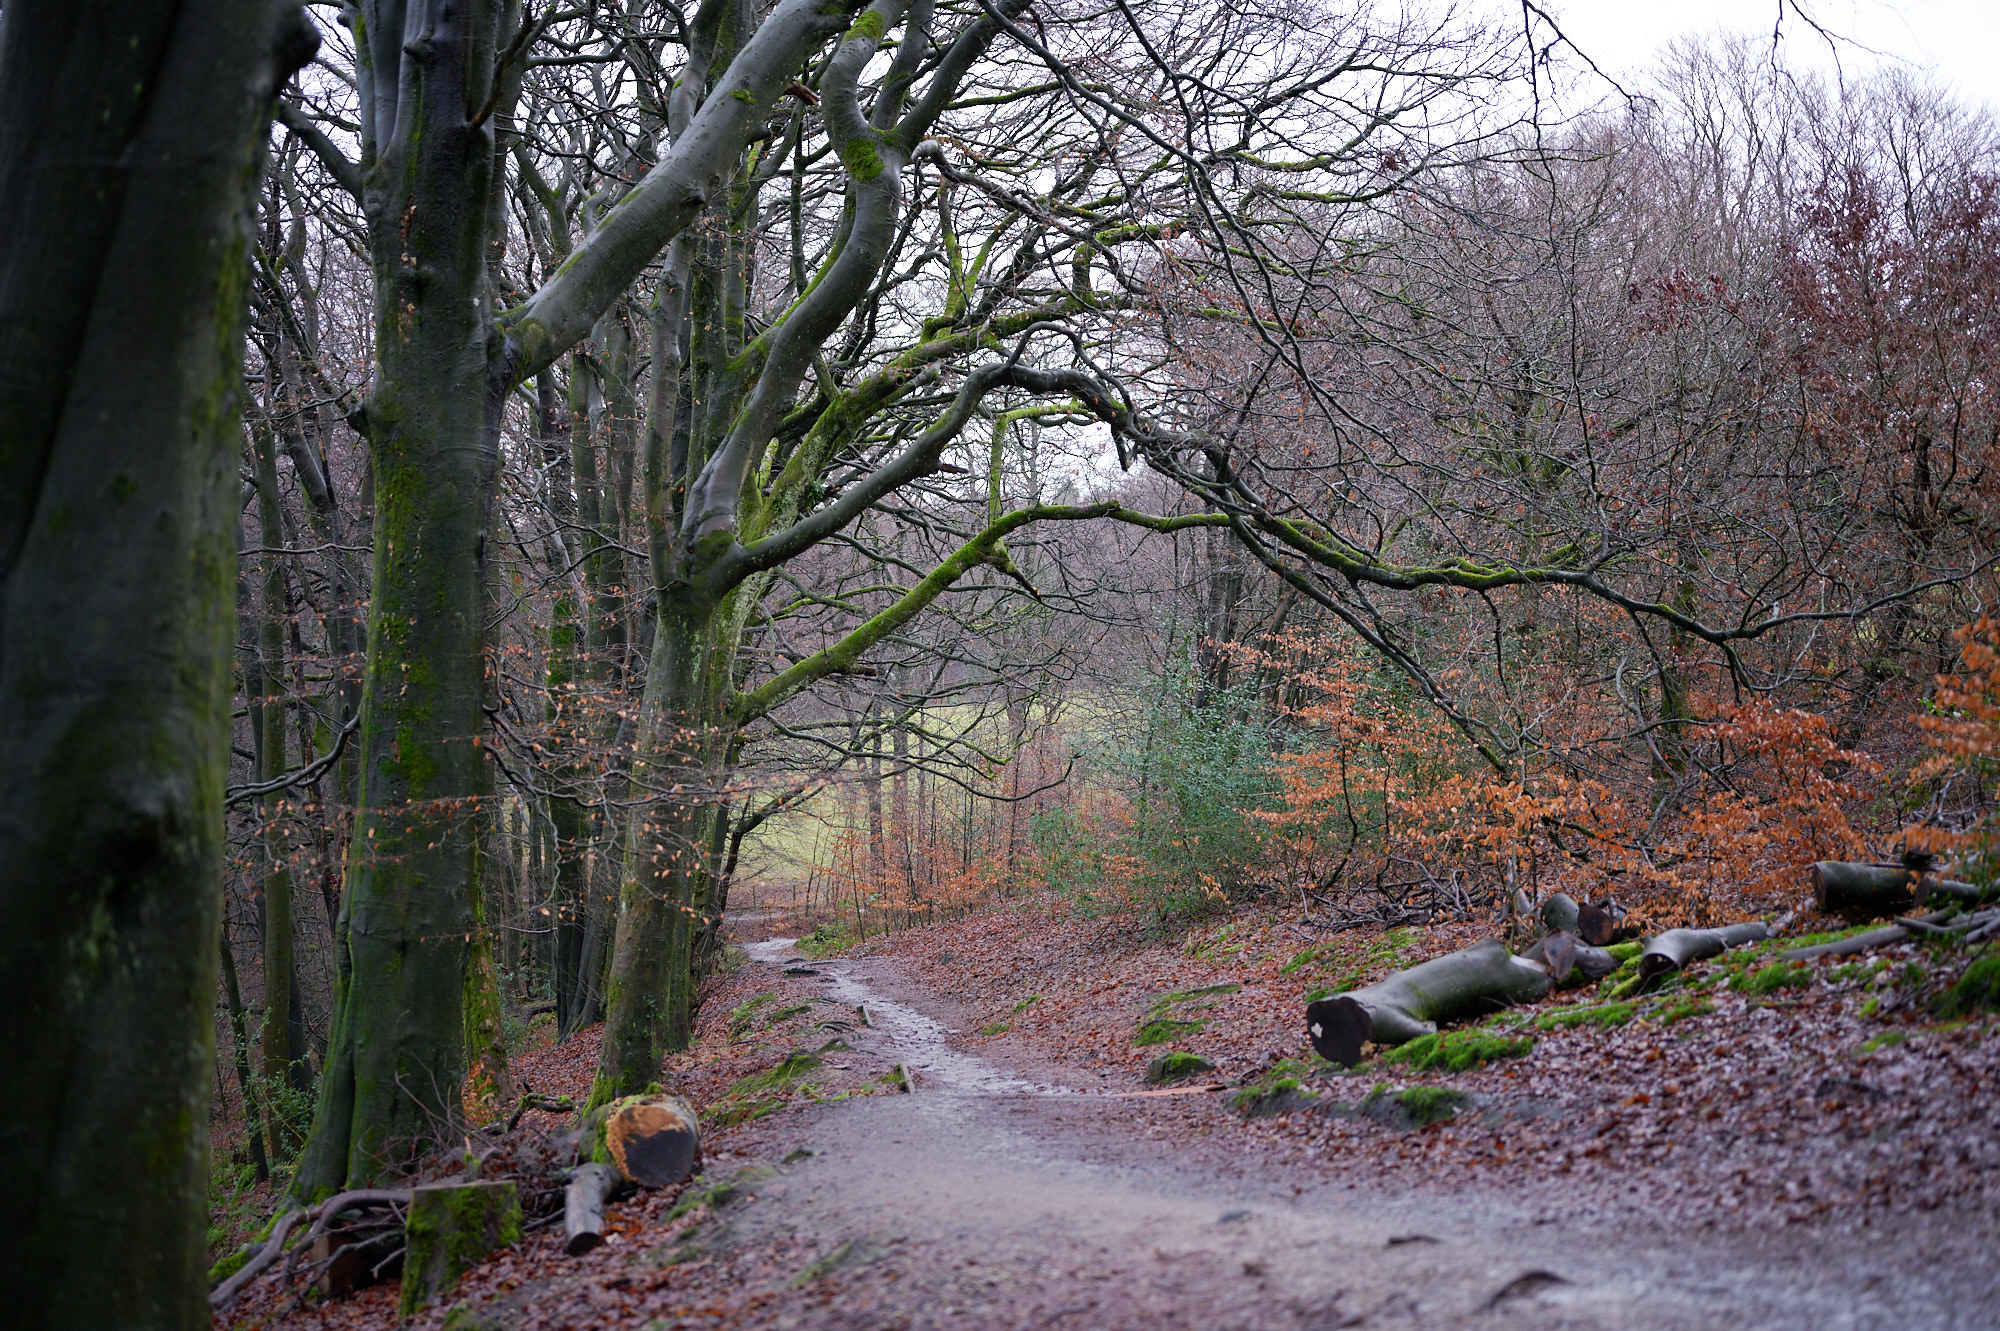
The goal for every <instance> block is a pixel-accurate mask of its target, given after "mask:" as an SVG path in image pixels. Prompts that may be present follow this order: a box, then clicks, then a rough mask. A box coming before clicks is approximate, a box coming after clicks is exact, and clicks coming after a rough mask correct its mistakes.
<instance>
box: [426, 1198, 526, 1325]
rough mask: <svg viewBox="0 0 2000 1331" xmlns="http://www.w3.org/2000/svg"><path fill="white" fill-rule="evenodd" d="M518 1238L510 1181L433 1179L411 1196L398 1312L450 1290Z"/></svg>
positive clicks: (518, 1223) (515, 1201)
mask: <svg viewBox="0 0 2000 1331" xmlns="http://www.w3.org/2000/svg"><path fill="white" fill-rule="evenodd" d="M520 1237H521V1194H520V1190H519V1189H517V1188H516V1187H515V1186H514V1185H513V1184H512V1183H507V1182H480V1183H433V1184H430V1185H428V1186H426V1187H422V1188H417V1189H415V1190H414V1191H413V1192H412V1193H411V1194H410V1214H409V1217H408V1218H407V1219H406V1220H405V1221H404V1222H403V1244H404V1253H403V1303H402V1315H403V1316H405V1317H408V1316H410V1315H411V1314H412V1313H414V1312H416V1311H417V1310H418V1309H420V1308H422V1307H423V1306H424V1305H425V1304H427V1303H429V1302H430V1301H431V1300H432V1299H435V1298H437V1297H438V1296H439V1295H440V1294H443V1293H446V1292H447V1291H449V1290H450V1289H451V1288H452V1286H454V1285H456V1284H457V1283H458V1278H459V1277H460V1276H462V1275H464V1274H465V1273H466V1272H467V1271H468V1270H470V1269H471V1268H472V1267H473V1266H475V1265H477V1264H478V1263H479V1261H480V1260H481V1259H482V1258H484V1257H485V1256H486V1255H487V1254H488V1253H491V1252H493V1251H494V1250H495V1249H497V1248H504V1247H506V1246H507V1245H508V1244H510V1243H514V1242H516V1241H518V1240H519V1239H520Z"/></svg>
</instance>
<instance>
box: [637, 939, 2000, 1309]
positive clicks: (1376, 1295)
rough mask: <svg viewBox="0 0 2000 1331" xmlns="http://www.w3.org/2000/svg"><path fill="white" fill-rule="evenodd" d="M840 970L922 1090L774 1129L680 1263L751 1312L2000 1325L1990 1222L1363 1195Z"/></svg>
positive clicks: (771, 955)
mask: <svg viewBox="0 0 2000 1331" xmlns="http://www.w3.org/2000/svg"><path fill="white" fill-rule="evenodd" d="M749 951H750V953H751V956H752V958H753V963H752V964H755V965H758V966H775V964H776V963H779V962H782V961H783V960H785V959H786V958H788V957H789V956H790V955H791V953H790V948H789V940H772V941H770V942H767V943H763V944H757V945H753V946H752V947H751V948H750V949H749ZM814 967H815V968H816V969H817V970H819V971H821V972H822V975H821V980H822V982H823V983H824V984H825V985H826V987H827V990H828V993H829V996H830V997H832V998H834V999H836V1000H837V1001H839V1002H842V1003H847V1004H858V1005H864V1006H866V1007H867V1009H868V1013H869V1016H870V1018H871V1019H872V1022H873V1025H872V1027H870V1028H868V1029H865V1030H862V1031H858V1032H857V1033H856V1035H855V1038H854V1043H855V1044H856V1045H857V1046H860V1047H861V1048H863V1049H864V1050H867V1051H869V1052H873V1053H875V1054H877V1055H879V1056H880V1057H882V1058H884V1059H887V1060H891V1061H896V1062H902V1063H904V1064H906V1065H907V1066H909V1067H910V1068H912V1069H913V1070H914V1071H915V1073H916V1082H917V1086H918V1089H917V1091H916V1093H914V1094H912V1095H904V1096H894V1097H881V1096H878V1097H872V1098H863V1099H854V1100H848V1101H844V1102H842V1103H839V1104H833V1105H827V1106H823V1107H819V1108H814V1109H808V1110H804V1111H797V1112H794V1113H791V1114H787V1115H783V1116H780V1117H779V1118H777V1119H774V1120H772V1121H771V1123H770V1125H769V1127H768V1129H767V1130H766V1131H765V1132H764V1134H763V1149H764V1150H766V1151H767V1152H768V1154H769V1155H770V1156H771V1157H773V1158H772V1159H771V1160H770V1161H769V1162H766V1163H763V1164H760V1165H757V1166H754V1167H751V1168H749V1169H748V1170H743V1171H741V1172H740V1177H739V1180H738V1187H737V1188H736V1190H735V1194H734V1197H733V1199H732V1200H730V1201H728V1202H726V1203H723V1204H720V1205H718V1206H717V1207H716V1208H715V1209H714V1214H713V1216H712V1218H710V1219H709V1220H707V1221H706V1222H705V1223H704V1224H702V1225H701V1226H699V1227H698V1228H697V1229H695V1230H694V1231H692V1232H691V1233H690V1234H688V1235H687V1236H685V1237H684V1238H683V1239H682V1240H681V1241H680V1245H679V1247H678V1249H677V1250H676V1251H675V1252H674V1253H673V1254H672V1260H673V1261H674V1262H675V1263H677V1264H679V1263H686V1262H688V1261H689V1260H690V1259H702V1258H707V1259H710V1260H709V1261H707V1262H704V1263H702V1264H703V1265H704V1266H706V1267H708V1268H709V1269H710V1271H711V1273H712V1278H721V1279H726V1280H729V1281H733V1282H735V1283H736V1286H737V1294H738V1295H739V1298H738V1299H737V1300H733V1303H734V1307H733V1310H732V1312H731V1313H730V1315H729V1316H728V1318H727V1319H726V1324H730V1325H743V1326H802V1327H856V1328H859V1327H888V1326H911V1327H933V1326H940V1327H942V1326H958V1327H986V1326H994V1327H1103V1328H1125V1327H1131V1328H1147V1329H1148V1331H1155V1329H1157V1328H1168V1327H1190V1328H1194V1327H1202V1328H1211V1327H1254V1328H1262V1327H1350V1326H1354V1327H1361V1326H1366V1327H1375V1326H1384V1327H1396V1326H1412V1327H1425V1328H1447V1327H1461V1326H1463V1327H1481V1328H1487V1327H1491V1328H1503V1327H1514V1326H1519V1327H1529V1326H1533V1327H1574V1328H1596V1327H1601V1328H1623V1327H1633V1328H1652V1327H1662V1328H1665V1327H1686V1328H1708V1327H1760V1328H1761V1327H1770V1328H1780V1327H1800V1328H1814V1329H1815V1331H1824V1329H1826V1328H1850V1327H1851V1328H1870V1327H1882V1328H1915V1327H1964V1328H1988V1327H1992V1326H1995V1325H2000V1274H1997V1273H1996V1270H1995V1262H1994V1251H1995V1248H1994V1239H1995V1235H1994V1228H1993V1224H1992V1221H1991V1218H1990V1217H1965V1216H1952V1215H1934V1216H1927V1217H1924V1218H1923V1219H1921V1220H1918V1221H1914V1222H1907V1223H1899V1224H1898V1226H1897V1227H1895V1228H1894V1229H1893V1230H1891V1231H1884V1230H1882V1229H1879V1228H1878V1229H1874V1230H1869V1231H1865V1232H1862V1233H1844V1232H1840V1231H1838V1230H1835V1229H1832V1228H1823V1227H1806V1226H1787V1227H1781V1228H1778V1229H1776V1230H1774V1231H1771V1232H1763V1233H1745V1232H1727V1231H1723V1230H1714V1229H1712V1230H1708V1231H1706V1232H1697V1233H1689V1232H1685V1231H1666V1230H1662V1229H1660V1228H1659V1227H1657V1226H1654V1225H1653V1224H1652V1223H1651V1222H1650V1221H1649V1220H1648V1219H1647V1211H1646V1207H1645V1198H1644V1197H1643V1196H1636V1195H1627V1196H1623V1197H1614V1198H1595V1199H1592V1200H1593V1206H1592V1207H1591V1208H1587V1209H1589V1211H1590V1213H1589V1214H1588V1215H1579V1213H1578V1210H1577V1209H1576V1208H1571V1207H1566V1206H1564V1205H1562V1204H1561V1201H1560V1192H1559V1190H1558V1189H1556V1188H1553V1187H1531V1188H1528V1189H1525V1190H1524V1191H1523V1192H1522V1193H1521V1194H1519V1195H1511V1196H1510V1195H1507V1194H1503V1193H1499V1192H1496V1191H1492V1190H1489V1189H1480V1190H1465V1191H1456V1192H1454V1191H1450V1190H1448V1189H1446V1188H1442V1187H1437V1186H1430V1187H1426V1188H1424V1189H1422V1190H1390V1189H1387V1188H1384V1187H1383V1186H1382V1185H1381V1184H1379V1183H1370V1184H1365V1185H1364V1184H1351V1183H1346V1182H1343V1180H1342V1178H1341V1171H1340V1169H1339V1168H1338V1162H1337V1161H1333V1160H1328V1159H1320V1160H1318V1161H1312V1162H1307V1161H1302V1160H1299V1159H1285V1158H1280V1157H1279V1156H1278V1155H1277V1154H1275V1153H1273V1152H1271V1151H1268V1150H1262V1151H1260V1150H1256V1149H1252V1148H1251V1147H1250V1146H1248V1145H1247V1144H1245V1143H1244V1142H1243V1141H1242V1140H1241V1139H1240V1136H1238V1135H1236V1134H1230V1133H1224V1132H1215V1133H1208V1134H1204V1133H1203V1132H1202V1131H1201V1130H1199V1127H1197V1131H1196V1132H1195V1133H1194V1134H1193V1142H1192V1144H1190V1143H1189V1142H1188V1140H1187V1138H1188V1136H1189V1134H1188V1132H1187V1113H1188V1109H1189V1106H1187V1105H1186V1104H1185V1103H1183V1104H1180V1105H1176V1106H1173V1109H1174V1110H1175V1112H1176V1114H1177V1115H1178V1117H1177V1120H1176V1127H1177V1129H1178V1130H1177V1131H1175V1132H1172V1133H1169V1132H1168V1131H1166V1130H1165V1128H1164V1126H1163V1113H1162V1111H1164V1110H1166V1109H1167V1108H1168V1106H1165V1105H1163V1104H1161V1102H1160V1101H1159V1100H1157V1099H1154V1100H1149V1099H1144V1098H1135V1097H1130V1096H1115V1095H1110V1094H1106V1093H1104V1092H1102V1091H1101V1090H1097V1089H1094V1088H1091V1087H1089V1086H1086V1085H1083V1084H1082V1083H1081V1081H1080V1079H1079V1076H1078V1075H1077V1074H1071V1075H1070V1076H1069V1077H1067V1078H1063V1077H1060V1076H1052V1075H1051V1070H1050V1069H1046V1068H1018V1067H1005V1066H998V1065H996V1064H995V1063H993V1062H991V1061H988V1060H987V1059H986V1058H982V1057H980V1056H977V1055H974V1054H972V1053H969V1052H967V1051H966V1050H964V1049H962V1048H959V1047H957V1046H956V1045H955V1044H954V1041H953V1034H954V1032H953V1031H952V1030H951V1029H950V1026H949V1023H950V1022H951V1021H952V1020H954V1019H955V1018H956V1016H957V1014H954V1013H953V1012H952V1011H951V1010H950V1008H949V1005H948V1004H943V1003H940V1002H938V1001H936V1000H935V999H933V998H931V997H930V996H928V995H926V994H924V993H922V992H921V991H919V990H917V989H915V988H914V987H912V986H911V985H910V983H909V981H908V980H907V978H906V977H905V976H903V975H902V974H901V972H899V971H898V969H897V968H896V964H895V963H894V962H893V961H892V960H889V959H885V958H871V959H861V960H857V961H833V962H824V963H814ZM1064 1081H1068V1082H1069V1083H1070V1084H1068V1085H1064V1084H1061V1083H1062V1082H1064ZM1215 1098H1216V1099H1219V1098H1220V1097H1215ZM1213 1112H1214V1113H1215V1114H1217V1115H1219V1114H1221V1113H1222V1112H1223V1111H1222V1109H1221V1107H1220V1106H1219V1105H1217V1106H1214V1108H1213ZM805 1152H810V1154H805ZM780 1159H783V1161H784V1162H783V1163H778V1161H779V1160H780ZM1524 1169H1525V1170H1526V1171H1528V1172H1529V1173H1530V1174H1532V1172H1533V1169H1534V1167H1533V1165H1531V1164H1529V1165H1524ZM729 1176H730V1174H729V1172H728V1171H717V1172H716V1173H714V1174H713V1175H712V1177H714V1178H717V1179H724V1180H726V1179H727V1178H728V1177H729ZM760 1282H761V1284H762V1286H763V1288H762V1289H759V1290H755V1291H752V1292H751V1294H750V1296H749V1297H748V1298H747V1300H745V1299H743V1298H741V1297H740V1296H742V1294H743V1292H744V1289H745V1288H746V1287H747V1286H749V1285H755V1284H758V1283H760ZM666 1324H669V1325H670V1324H672V1323H671V1322H669V1323H666Z"/></svg>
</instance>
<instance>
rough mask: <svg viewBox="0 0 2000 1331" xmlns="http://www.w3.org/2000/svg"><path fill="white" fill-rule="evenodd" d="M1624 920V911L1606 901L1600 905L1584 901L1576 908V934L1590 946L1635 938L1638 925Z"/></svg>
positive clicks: (1602, 945)
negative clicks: (1584, 902)
mask: <svg viewBox="0 0 2000 1331" xmlns="http://www.w3.org/2000/svg"><path fill="white" fill-rule="evenodd" d="M1624 920H1625V912H1624V911H1622V910H1620V909H1618V907H1617V906H1615V905H1612V904H1611V903H1610V902H1608V901H1607V902H1605V903H1604V904H1603V905H1601V906H1593V905H1590V904H1588V903H1586V904H1584V905H1581V906H1578V907H1577V908H1576V936H1577V937H1578V938H1581V939H1582V940H1583V941H1584V942H1586V943H1588V944H1589V945H1590V946H1592V947H1610V946H1611V945H1612V944H1613V943H1622V942H1624V941H1625V940H1627V939H1629V938H1637V937H1638V936H1639V929H1638V926H1636V925H1630V924H1626V923H1625V922H1624Z"/></svg>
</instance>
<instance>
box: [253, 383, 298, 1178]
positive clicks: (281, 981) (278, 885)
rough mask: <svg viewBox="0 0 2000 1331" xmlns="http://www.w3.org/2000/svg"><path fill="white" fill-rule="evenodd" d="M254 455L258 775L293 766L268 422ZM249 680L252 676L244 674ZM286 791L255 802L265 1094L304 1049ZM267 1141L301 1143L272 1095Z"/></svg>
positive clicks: (284, 1079)
mask: <svg viewBox="0 0 2000 1331" xmlns="http://www.w3.org/2000/svg"><path fill="white" fill-rule="evenodd" d="M255 451H256V461H257V472H256V475H257V516H258V529H259V532H260V533H261V535H260V540H259V543H260V544H261V545H262V546H263V547H264V549H265V553H264V554H262V555H260V556H258V560H259V562H260V563H261V565H262V567H263V577H262V579H261V580H260V581H261V583H262V592H263V594H262V598H261V603H260V604H259V605H258V606H257V609H256V612H255V613H256V615H257V677H256V683H257V685H258V687H257V689H256V692H255V696H253V697H252V699H251V703H250V709H251V716H252V718H253V720H254V721H255V724H256V730H257V734H256V740H257V746H256V751H257V779H258V780H259V781H273V780H276V779H277V778H278V777H281V776H283V775H284V774H285V773H286V772H287V771H289V770H290V767H289V766H288V764H287V762H286V745H285V729H286V727H285V621H286V619H287V617H288V615H287V604H286V590H285V567H284V564H283V563H282V562H281V556H279V555H277V554H274V553H271V552H272V551H275V550H277V549H279V548H280V547H282V546H283V545H284V544H285V538H284V520H283V516H282V513H281V510H280V506H279V504H280V501H279V498H278V458H277V452H276V444H275V442H274V441H273V439H272V437H271V430H270V429H269V428H268V422H266V428H262V429H258V430H257V431H255ZM245 682H246V684H247V683H249V681H247V680H246V681H245ZM284 803H285V800H284V793H283V792H282V791H273V792H272V793H271V794H269V795H266V796H265V797H264V799H263V801H262V802H261V804H260V805H259V808H260V810H261V812H262V817H263V836H262V838H261V839H262V842H263V869H264V874H263V893H262V902H261V904H262V907H263V919H264V931H263V932H264V1023H263V1027H262V1031H261V1035H260V1038H259V1043H260V1044H261V1046H262V1049H263V1060H262V1071H263V1075H264V1085H265V1087H266V1089H267V1093H268V1094H273V1095H274V1094H275V1092H276V1091H277V1089H278V1088H279V1087H282V1086H289V1085H291V1084H292V1083H293V1081H294V1075H293V1065H294V1063H295V1062H296V1061H297V1060H298V1059H299V1058H300V1057H301V1056H302V1055H303V1054H304V1052H305V1051H304V1049H303V1048H302V1047H301V1044H302V1041H299V1040H297V1039H295V1034H296V1033H297V1031H298V1029H299V1028H300V1027H301V1025H302V1023H301V1021H300V1016H301V1014H300V1013H298V1012H297V1011H296V1010H295V1009H294V1007H293V1005H292V999H293V995H294V993H295V992H296V991H297V989H298V966H297V963H296V961H295V959H294V950H293V949H294V943H295V940H296V938H297V934H298V930H297V928H296V926H295V924H294V921H293V909H292V869H291V857H290V854H289V851H288V847H287V846H286V843H285V833H284V828H283V824H282V822H281V819H282V818H283V816H284ZM270 1104H271V1108H272V1113H271V1149H272V1151H273V1152H274V1153H275V1154H277V1155H278V1156H279V1157H280V1158H287V1157H289V1156H291V1155H292V1154H293V1153H294V1152H295V1151H296V1150H297V1149H298V1139H297V1135H296V1130H295V1128H294V1126H293V1125H292V1124H291V1123H290V1122H289V1121H288V1120H287V1119H286V1116H285V1115H284V1114H282V1113H280V1112H278V1110H277V1105H276V1102H275V1100H273V1101H271V1102H270Z"/></svg>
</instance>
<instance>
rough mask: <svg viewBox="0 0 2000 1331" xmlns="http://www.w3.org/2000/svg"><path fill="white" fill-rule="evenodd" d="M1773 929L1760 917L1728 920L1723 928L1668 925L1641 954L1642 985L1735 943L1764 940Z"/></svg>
mask: <svg viewBox="0 0 2000 1331" xmlns="http://www.w3.org/2000/svg"><path fill="white" fill-rule="evenodd" d="M1770 936H1771V931H1770V930H1769V929H1768V928H1766V927H1765V926H1764V923H1763V922H1762V921H1761V920H1756V921H1752V922H1751V923H1749V924H1727V925H1724V926H1723V927H1722V928H1720V929H1669V930H1667V931H1666V932H1665V933H1663V934H1661V935H1660V936H1659V937H1657V938H1655V939H1653V940H1652V941H1651V942H1649V943H1647V944H1646V950H1645V951H1644V952H1642V953H1640V954H1639V989H1640V991H1641V992H1644V991H1645V990H1647V989H1651V988H1652V987H1653V986H1654V985H1656V984H1658V983H1659V982H1660V981H1662V980H1664V979H1666V978H1667V977H1668V976H1669V975H1673V974H1676V973H1678V972H1679V971H1681V970H1682V969H1683V968H1685V967H1686V966H1687V965H1688V963H1690V962H1695V961H1702V960H1704V959H1706V958H1708V957H1719V956H1721V955H1722V954H1723V953H1724V952H1727V951H1728V950H1729V949H1730V948H1732V947H1741V946H1743V945H1744V944H1745V943H1761V942H1763V941H1764V940H1765V939H1767V938H1769V937H1770Z"/></svg>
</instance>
